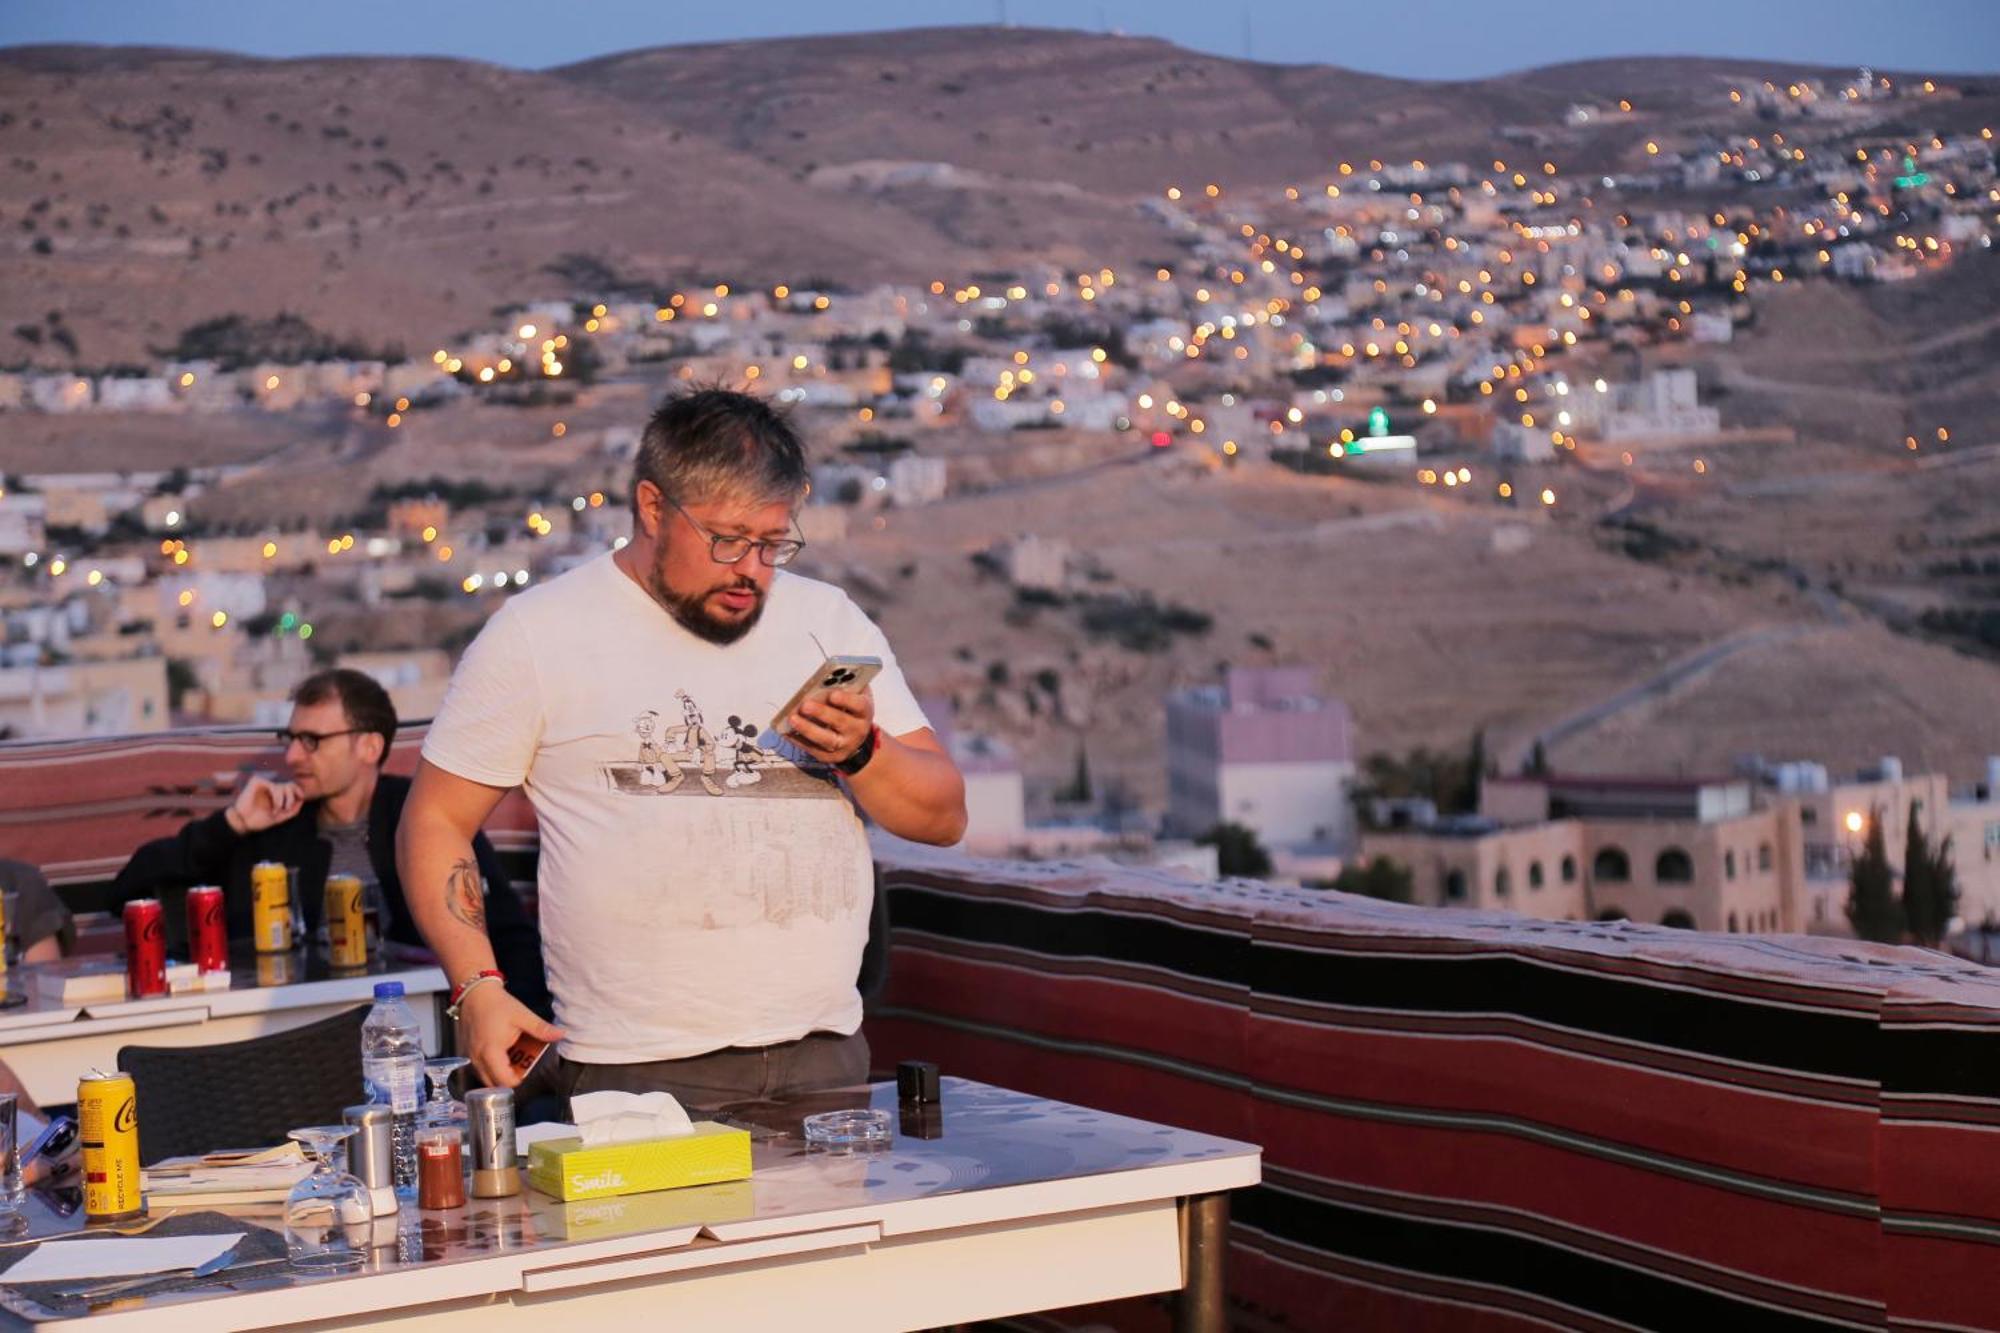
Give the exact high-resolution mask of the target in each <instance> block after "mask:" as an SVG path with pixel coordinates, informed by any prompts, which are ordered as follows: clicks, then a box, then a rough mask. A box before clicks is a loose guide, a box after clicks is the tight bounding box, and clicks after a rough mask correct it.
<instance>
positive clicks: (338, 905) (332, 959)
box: [325, 875, 368, 968]
mask: <svg viewBox="0 0 2000 1333" xmlns="http://www.w3.org/2000/svg"><path fill="white" fill-rule="evenodd" d="M361 897H362V895H361V880H360V879H359V878H358V877H357V876H354V875H329V876H327V879H326V903H325V907H326V961H327V963H328V964H329V965H330V966H332V967H340V968H348V967H366V966H368V933H367V929H366V925H365V922H364V920H363V916H362V902H361Z"/></svg>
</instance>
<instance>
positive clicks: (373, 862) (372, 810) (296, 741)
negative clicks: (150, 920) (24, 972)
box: [113, 667, 548, 1010]
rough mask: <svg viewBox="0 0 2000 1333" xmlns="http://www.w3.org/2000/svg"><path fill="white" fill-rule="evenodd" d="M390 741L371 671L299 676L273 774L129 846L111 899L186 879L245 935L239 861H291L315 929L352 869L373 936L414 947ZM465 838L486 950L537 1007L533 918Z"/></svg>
mask: <svg viewBox="0 0 2000 1333" xmlns="http://www.w3.org/2000/svg"><path fill="white" fill-rule="evenodd" d="M395 738H396V706H395V705H394V704H393V703H391V702H390V700H389V694H388V691H386V690H384V689H383V688H382V686H381V685H380V684H379V683H378V682H377V681H376V680H375V678H374V677H373V676H370V675H367V674H366V673H364V672H360V671H351V670H348V669H346V668H344V667H343V668H336V669H334V670H329V671H321V672H318V673H316V674H314V675H311V676H308V677H306V678H305V679H304V680H303V681H301V682H299V686H298V688H297V689H296V690H294V691H292V716H291V720H290V721H289V722H288V723H287V724H286V726H285V727H284V729H283V730H281V731H280V732H278V740H279V742H280V743H281V744H282V745H283V746H284V747H285V777H284V778H282V779H281V778H274V777H267V776H265V775H263V774H253V775H251V777H250V779H249V780H248V781H247V782H245V783H244V784H243V788H242V790H241V791H239V792H237V793H236V799H235V800H234V801H232V802H231V803H230V804H229V805H227V806H225V807H224V808H223V809H221V810H218V811H216V812H215V813H214V814H211V815H206V816H204V817H202V818H200V819H196V820H191V821H189V822H188V823H187V824H186V825H184V826H183V827H182V828H181V831H180V832H179V833H176V834H174V835H173V836H172V837H168V838H158V839H155V840H154V841H152V842H149V843H147V844H146V845H145V846H143V847H141V848H139V850H138V851H136V852H134V853H133V854H132V859H131V860H130V861H127V862H126V863H125V868H124V869H122V870H120V871H119V872H118V878H117V880H116V881H115V883H114V885H113V887H114V889H115V890H116V892H117V895H118V897H119V898H120V900H121V901H129V900H131V899H133V898H148V897H150V898H162V897H170V896H176V895H178V896H179V898H180V899H181V900H183V901H184V900H185V894H186V891H187V889H188V888H189V886H191V885H195V884H218V885H221V886H222V889H223V901H224V903H225V904H226V906H227V909H228V912H229V937H230V938H231V939H248V938H249V936H250V870H251V867H253V866H255V865H256V864H257V863H258V862H259V861H276V862H278V863H280V864H282V865H288V866H295V867H297V869H298V879H297V884H296V891H297V892H298V893H299V895H300V897H301V900H302V901H301V902H300V904H299V905H300V907H301V908H302V909H303V913H304V916H305V920H306V927H307V929H308V930H309V931H313V930H317V929H318V927H319V922H320V914H321V912H322V910H323V908H324V905H325V904H324V899H325V889H326V880H327V876H329V875H335V874H343V875H353V876H354V877H355V878H357V879H359V880H360V881H361V883H362V889H363V892H364V893H365V894H366V895H367V897H366V898H365V899H364V901H366V902H369V903H371V904H373V905H374V906H375V908H376V912H377V916H378V919H379V920H380V921H381V930H382V935H383V937H384V939H386V940H388V941H392V942H394V943H398V944H406V945H421V944H422V943H423V937H422V936H421V935H419V934H418V930H417V922H416V921H415V920H414V919H413V918H412V916H411V913H410V908H409V905H408V904H407V903H406V902H405V901H404V897H403V886H402V883H401V881H400V880H399V879H398V877H397V874H396V823H397V821H398V820H399V819H400V818H402V816H403V802H404V799H405V798H406V797H407V796H408V795H409V792H410V780H409V779H408V778H404V777H398V776H396V775H395V774H393V773H384V772H383V771H382V764H383V762H384V761H385V760H386V759H388V757H389V744H390V742H392V741H393V740H395ZM475 833H477V830H475ZM467 842H468V849H467V850H468V856H469V857H470V859H471V860H472V861H473V863H474V870H473V872H472V879H471V886H472V891H473V892H474V893H475V894H477V895H478V896H479V898H480V903H481V914H480V916H481V920H483V921H485V922H487V927H486V928H487V930H488V932H489V933H490V935H491V940H490V947H491V948H492V949H493V950H494V951H495V952H496V953H498V954H500V955H501V956H503V957H505V958H506V959H507V960H508V968H509V974H510V986H511V988H512V989H513V990H514V992H515V994H516V995H518V996H519V997H520V998H521V999H522V1000H523V1001H525V1002H526V1003H528V1004H530V1005H534V1006H535V1007H537V1008H541V1009H544V1010H546V1008H547V1004H548V991H547V989H546V987H544V985H543V984H542V972H541V941H540V939H539V938H538V937H537V936H536V934H535V923H534V922H533V921H531V920H529V919H528V914H527V912H526V910H525V909H524V908H523V907H522V906H521V900H520V899H519V897H517V896H516V895H515V893H514V889H513V886H512V885H511V884H509V883H508V882H507V876H506V872H505V871H504V870H502V869H501V866H500V858H499V857H498V856H497V855H495V854H494V851H493V848H492V847H491V846H489V845H488V843H487V841H486V838H485V835H483V834H478V835H477V836H476V837H473V838H468V840H467ZM166 921H167V928H168V930H169V932H170V933H172V934H175V935H178V936H180V937H181V938H179V939H178V940H177V941H173V943H174V945H175V947H182V946H184V945H185V943H186V941H185V933H186V929H187V928H186V925H185V924H184V923H185V921H186V913H184V912H182V911H180V910H179V909H178V908H177V907H176V908H174V909H173V910H170V911H168V912H167V913H166Z"/></svg>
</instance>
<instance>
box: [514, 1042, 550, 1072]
mask: <svg viewBox="0 0 2000 1333" xmlns="http://www.w3.org/2000/svg"><path fill="white" fill-rule="evenodd" d="M548 1053H549V1044H548V1043H547V1042H545V1041H543V1040H542V1039H541V1038H540V1037H531V1036H529V1035H528V1034H527V1033H525V1032H523V1033H522V1034H521V1035H520V1036H518V1037H516V1038H514V1044H513V1045H512V1046H509V1047H508V1048H507V1064H508V1067H509V1068H511V1069H512V1070H513V1071H514V1072H515V1073H516V1074H517V1075H519V1076H520V1077H521V1078H523V1079H525V1078H527V1077H528V1072H529V1071H530V1070H532V1069H533V1068H534V1067H535V1066H536V1065H538V1064H540V1063H541V1062H542V1057H543V1056H544V1055H547V1054H548Z"/></svg>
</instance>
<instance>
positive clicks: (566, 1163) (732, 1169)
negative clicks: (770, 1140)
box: [528, 1120, 750, 1203]
mask: <svg viewBox="0 0 2000 1333" xmlns="http://www.w3.org/2000/svg"><path fill="white" fill-rule="evenodd" d="M749 1174H750V1134H749V1131H748V1130H742V1129H731V1128H729V1127H728V1126H727V1125H718V1124H716V1123H715V1122H714V1121H713V1120H697V1121H695V1122H694V1130H693V1132H692V1133H688V1134H676V1135H674V1136H672V1137H670V1138H659V1139H639V1140H636V1141H634V1142H631V1143H607V1144H603V1145H601V1146H599V1147H595V1148H586V1147H584V1146H583V1140H582V1139H578V1138H569V1139H543V1140H541V1141H540V1142H538V1143H536V1144H534V1145H533V1146H531V1147H530V1148H529V1149H528V1183H529V1184H530V1185H533V1186H534V1187H535V1188H536V1189H538V1190H540V1191H541V1192H542V1193H544V1194H547V1195H550V1196H552V1197H554V1198H557V1199H561V1200H563V1201H564V1202H565V1203H567V1202H569V1201H570V1200H572V1199H608V1198H611V1197H613V1196H615V1195H619V1194H643V1193H645V1192H646V1191H648V1190H671V1189H679V1188H681V1187H682V1186H684V1185H713V1184H715V1183H716V1182H718V1181H723V1180H742V1179H744V1178H746V1177H747V1176H748V1175H749Z"/></svg>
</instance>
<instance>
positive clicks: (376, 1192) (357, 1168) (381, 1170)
mask: <svg viewBox="0 0 2000 1333" xmlns="http://www.w3.org/2000/svg"><path fill="white" fill-rule="evenodd" d="M340 1118H341V1119H342V1120H344V1121H345V1122H347V1123H348V1124H350V1125H353V1126H354V1127H355V1128H356V1129H357V1130H359V1131H360V1132H359V1133H357V1134H356V1135H355V1136H354V1137H353V1138H351V1139H349V1140H348V1141H347V1171H348V1174H349V1175H351V1176H353V1177H355V1178H356V1179H357V1180H359V1181H360V1182H361V1183H362V1184H363V1185H365V1186H366V1187H367V1189H368V1198H369V1201H370V1206H371V1207H372V1208H373V1210H374V1214H375V1216H377V1217H387V1216H388V1215H389V1214H391V1213H393V1212H395V1211H396V1208H397V1204H396V1152H395V1145H396V1112H395V1108H394V1107H391V1106H386V1105H381V1104H376V1103H371V1104H369V1105H367V1106H350V1107H348V1108H347V1109H346V1110H344V1111H342V1112H341V1113H340Z"/></svg>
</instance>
